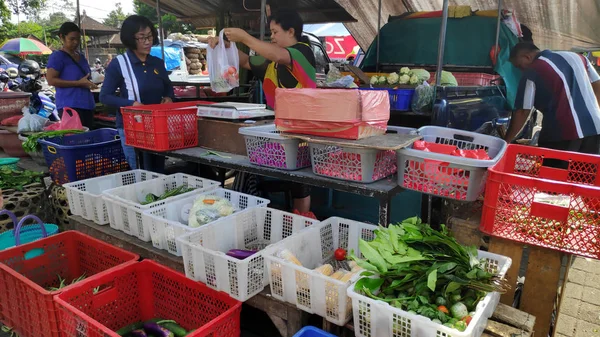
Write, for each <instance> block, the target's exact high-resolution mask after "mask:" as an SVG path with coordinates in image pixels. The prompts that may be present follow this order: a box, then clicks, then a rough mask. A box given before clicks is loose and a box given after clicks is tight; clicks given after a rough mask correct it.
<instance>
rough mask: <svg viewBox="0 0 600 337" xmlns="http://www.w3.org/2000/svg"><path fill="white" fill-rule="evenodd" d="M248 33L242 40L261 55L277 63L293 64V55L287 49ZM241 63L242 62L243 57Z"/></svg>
mask: <svg viewBox="0 0 600 337" xmlns="http://www.w3.org/2000/svg"><path fill="white" fill-rule="evenodd" d="M246 35H247V37H246V38H245V39H244V41H242V43H243V44H245V45H246V46H248V48H250V49H252V50H254V51H256V53H257V54H259V55H260V56H262V57H264V58H266V59H267V60H270V61H273V62H275V63H279V64H284V65H287V66H289V65H291V64H292V57H291V56H290V52H289V51H288V50H287V49H285V48H281V47H279V46H277V45H275V44H273V43H269V42H265V41H261V40H259V39H257V38H255V37H253V36H251V35H250V34H248V33H246ZM240 64H242V59H241V58H240ZM248 66H249V65H248Z"/></svg>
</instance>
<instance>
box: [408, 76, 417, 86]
mask: <svg viewBox="0 0 600 337" xmlns="http://www.w3.org/2000/svg"><path fill="white" fill-rule="evenodd" d="M409 83H410V84H415V85H416V84H418V83H419V78H418V77H417V75H412V76H411V77H410V81H409Z"/></svg>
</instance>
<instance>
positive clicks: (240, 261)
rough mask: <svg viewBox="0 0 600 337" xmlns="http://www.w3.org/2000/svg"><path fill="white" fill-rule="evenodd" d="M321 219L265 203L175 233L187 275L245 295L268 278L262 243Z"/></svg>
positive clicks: (253, 292) (234, 294)
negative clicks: (187, 230)
mask: <svg viewBox="0 0 600 337" xmlns="http://www.w3.org/2000/svg"><path fill="white" fill-rule="evenodd" d="M318 223H319V221H317V220H313V219H310V218H305V217H302V216H300V215H296V214H291V213H287V212H282V211H278V210H275V209H271V208H266V207H257V208H251V209H248V210H246V211H243V212H239V213H237V214H234V215H232V216H231V217H228V218H227V219H219V220H217V221H215V222H213V223H212V224H210V225H206V226H202V228H200V229H199V230H197V231H194V232H191V233H188V234H185V235H183V236H180V237H178V238H177V241H178V242H179V243H180V244H181V249H182V250H181V252H182V255H183V266H184V268H185V275H186V276H187V277H189V278H191V279H192V280H196V281H200V282H202V283H205V284H206V285H208V286H209V287H212V288H214V289H216V290H220V291H224V292H226V293H228V294H229V295H231V296H232V297H233V298H235V299H238V300H240V301H246V300H248V299H249V298H251V297H253V296H254V295H257V294H258V293H260V292H261V291H262V290H263V289H264V288H265V286H266V285H267V284H268V283H269V278H268V276H267V274H266V268H267V267H266V266H265V259H264V253H265V250H264V249H265V248H266V247H267V246H269V245H271V244H273V243H276V242H279V241H281V240H283V239H285V238H287V237H289V236H290V235H293V234H295V233H298V232H300V231H302V230H304V229H306V228H307V227H309V226H312V225H315V224H318ZM228 253H229V255H227V254H228Z"/></svg>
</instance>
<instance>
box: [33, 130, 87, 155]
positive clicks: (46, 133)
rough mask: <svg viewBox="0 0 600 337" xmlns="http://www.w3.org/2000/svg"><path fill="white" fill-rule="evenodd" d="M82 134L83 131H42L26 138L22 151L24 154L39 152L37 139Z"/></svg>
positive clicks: (39, 147)
mask: <svg viewBox="0 0 600 337" xmlns="http://www.w3.org/2000/svg"><path fill="white" fill-rule="evenodd" d="M82 132H85V131H83V130H57V131H44V132H38V133H34V134H32V135H31V136H29V137H27V140H26V141H24V142H23V144H22V146H23V150H25V152H27V153H30V152H37V151H41V150H42V148H41V146H40V144H39V143H38V139H42V138H52V137H62V136H64V135H69V134H76V133H82Z"/></svg>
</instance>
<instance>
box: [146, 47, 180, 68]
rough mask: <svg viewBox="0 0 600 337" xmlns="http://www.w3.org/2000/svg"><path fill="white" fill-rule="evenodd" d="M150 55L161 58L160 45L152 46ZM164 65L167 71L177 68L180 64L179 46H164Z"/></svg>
mask: <svg viewBox="0 0 600 337" xmlns="http://www.w3.org/2000/svg"><path fill="white" fill-rule="evenodd" d="M150 55H152V56H156V57H158V58H160V59H162V50H161V48H160V46H155V47H152V49H151V50H150ZM165 59H166V60H165V67H166V68H167V71H171V70H174V69H177V68H179V67H180V66H181V48H178V47H165Z"/></svg>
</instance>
